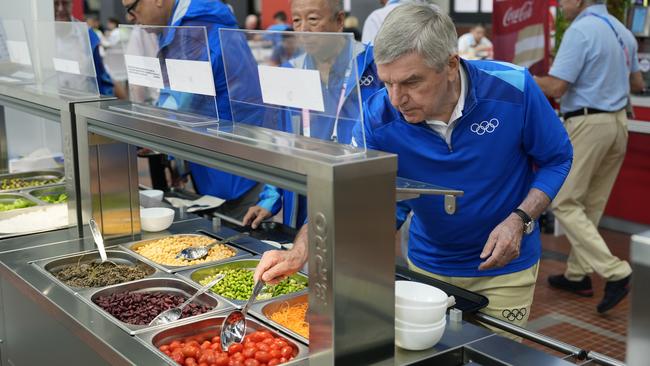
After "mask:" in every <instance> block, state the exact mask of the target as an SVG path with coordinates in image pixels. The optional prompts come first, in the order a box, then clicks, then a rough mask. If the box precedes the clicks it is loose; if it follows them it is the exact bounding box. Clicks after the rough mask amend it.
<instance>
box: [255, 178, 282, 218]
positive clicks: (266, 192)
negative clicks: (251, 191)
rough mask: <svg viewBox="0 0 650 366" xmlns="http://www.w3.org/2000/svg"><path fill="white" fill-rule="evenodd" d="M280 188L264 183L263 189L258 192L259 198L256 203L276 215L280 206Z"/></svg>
mask: <svg viewBox="0 0 650 366" xmlns="http://www.w3.org/2000/svg"><path fill="white" fill-rule="evenodd" d="M281 198H282V189H280V188H278V187H276V186H272V185H270V184H265V185H264V189H263V190H262V192H260V200H259V201H258V202H257V205H258V206H260V207H262V208H263V209H265V210H268V211H270V212H271V213H272V214H273V215H276V214H277V213H278V212H279V211H280V208H282V199H281Z"/></svg>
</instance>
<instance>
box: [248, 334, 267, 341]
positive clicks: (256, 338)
mask: <svg viewBox="0 0 650 366" xmlns="http://www.w3.org/2000/svg"><path fill="white" fill-rule="evenodd" d="M250 336H251V339H252V340H253V341H254V342H261V341H263V340H264V339H265V338H264V335H262V334H261V332H253V333H251V335H250Z"/></svg>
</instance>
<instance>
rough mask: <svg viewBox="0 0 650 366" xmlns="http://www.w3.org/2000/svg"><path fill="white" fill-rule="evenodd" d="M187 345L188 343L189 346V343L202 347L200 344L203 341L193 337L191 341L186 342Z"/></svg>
mask: <svg viewBox="0 0 650 366" xmlns="http://www.w3.org/2000/svg"><path fill="white" fill-rule="evenodd" d="M185 345H186V346H187V345H190V346H197V347H200V346H201V343H199V341H197V340H196V338H192V339H190V340H189V341H187V342H185Z"/></svg>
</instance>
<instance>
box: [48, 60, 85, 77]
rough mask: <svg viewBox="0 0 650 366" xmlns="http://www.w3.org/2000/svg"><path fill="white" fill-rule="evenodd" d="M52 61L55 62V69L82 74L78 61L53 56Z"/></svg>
mask: <svg viewBox="0 0 650 366" xmlns="http://www.w3.org/2000/svg"><path fill="white" fill-rule="evenodd" d="M52 63H54V70H56V71H58V72H65V73H68V74H75V75H81V69H79V63H78V62H77V61H73V60H66V59H63V58H56V57H52Z"/></svg>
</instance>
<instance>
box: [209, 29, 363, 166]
mask: <svg viewBox="0 0 650 366" xmlns="http://www.w3.org/2000/svg"><path fill="white" fill-rule="evenodd" d="M219 32H220V40H221V48H222V53H223V61H224V70H225V74H226V81H227V83H228V93H229V97H230V106H231V110H232V122H223V121H222V122H221V123H220V124H219V126H218V128H217V129H216V130H214V131H212V132H214V133H216V134H223V135H232V136H235V138H238V139H248V140H252V139H259V138H260V135H261V133H260V129H259V128H258V127H263V128H265V129H268V130H273V131H272V132H270V133H269V134H268V136H266V137H265V138H264V139H263V140H264V141H265V142H267V143H270V144H276V145H278V146H282V147H283V148H285V149H291V150H295V151H299V152H300V153H308V154H312V155H318V156H322V157H326V158H328V159H341V158H348V157H350V156H358V155H363V154H364V153H365V151H366V144H365V136H364V129H363V122H364V121H363V113H362V109H361V104H362V102H361V93H360V87H359V75H358V65H357V57H358V56H359V55H360V54H361V52H362V51H364V50H365V48H364V46H363V45H362V44H361V43H359V42H356V41H355V40H354V38H353V36H352V35H351V34H348V33H317V32H270V31H248V30H239V29H220V30H219ZM322 65H327V66H328V67H322ZM251 126H254V127H255V128H253V129H251V128H250V127H251ZM277 131H281V132H282V133H277ZM262 134H263V133H262ZM296 135H298V136H304V137H308V138H310V140H311V141H309V142H308V143H305V141H308V140H306V139H294V138H292V136H296ZM271 136H272V137H271ZM353 136H354V138H353ZM331 142H336V143H338V145H339V146H338V147H336V148H333V147H332V146H333V145H332V144H331Z"/></svg>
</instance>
